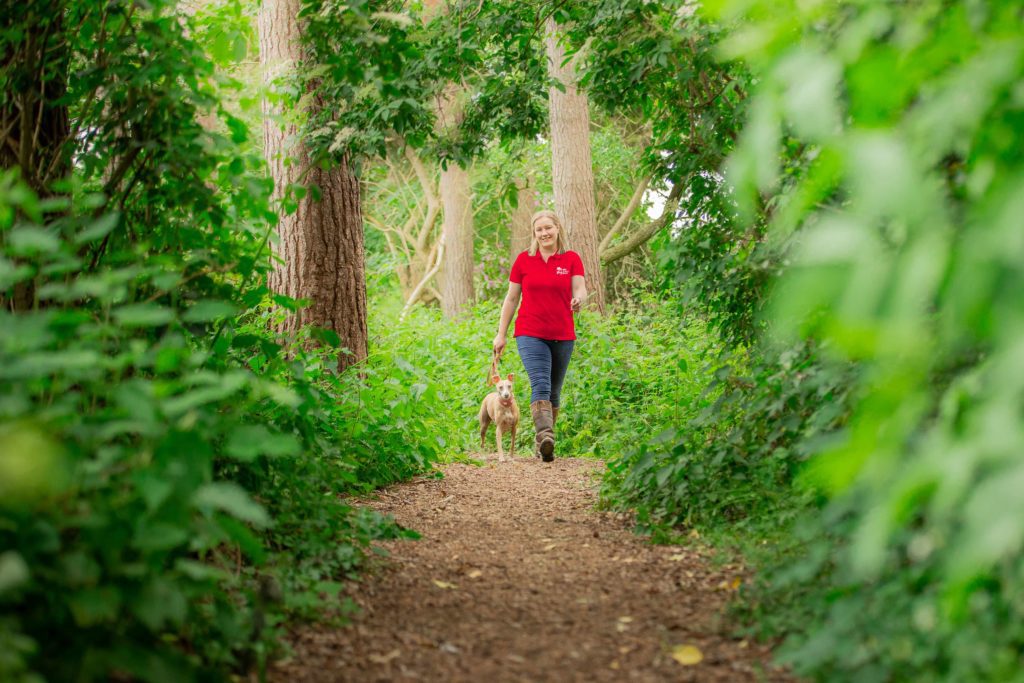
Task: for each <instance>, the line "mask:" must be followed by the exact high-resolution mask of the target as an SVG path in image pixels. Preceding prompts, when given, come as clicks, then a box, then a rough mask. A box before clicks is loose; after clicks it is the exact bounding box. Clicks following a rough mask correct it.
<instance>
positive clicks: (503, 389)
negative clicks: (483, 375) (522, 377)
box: [491, 372, 513, 401]
mask: <svg viewBox="0 0 1024 683" xmlns="http://www.w3.org/2000/svg"><path fill="white" fill-rule="evenodd" d="M512 377H513V375H512V373H511V372H510V373H508V377H506V378H505V379H502V378H501V377H499V376H498V375H492V376H491V384H493V385H494V388H495V389H496V390H497V391H498V396H500V397H501V400H502V401H507V400H509V399H510V398H512Z"/></svg>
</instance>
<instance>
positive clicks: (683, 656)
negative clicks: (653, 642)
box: [672, 645, 704, 666]
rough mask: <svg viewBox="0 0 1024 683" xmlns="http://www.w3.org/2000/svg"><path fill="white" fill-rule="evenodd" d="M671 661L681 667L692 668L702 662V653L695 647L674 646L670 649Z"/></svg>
mask: <svg viewBox="0 0 1024 683" xmlns="http://www.w3.org/2000/svg"><path fill="white" fill-rule="evenodd" d="M672 659H674V660H676V661H677V662H679V663H680V664H682V665H683V666H693V665H694V664H700V663H701V662H702V661H704V653H703V652H701V651H700V648H699V647H697V646H696V645H676V646H675V647H674V648H672Z"/></svg>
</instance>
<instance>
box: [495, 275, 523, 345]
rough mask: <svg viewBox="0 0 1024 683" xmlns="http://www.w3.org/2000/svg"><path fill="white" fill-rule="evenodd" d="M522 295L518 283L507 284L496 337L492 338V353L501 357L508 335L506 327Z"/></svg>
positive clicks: (521, 289) (521, 287) (520, 286)
mask: <svg viewBox="0 0 1024 683" xmlns="http://www.w3.org/2000/svg"><path fill="white" fill-rule="evenodd" d="M522 295H523V286H522V285H521V284H519V283H518V282H510V283H508V294H506V295H505V301H503V302H502V304H501V319H500V320H499V321H498V335H497V336H496V337H495V338H494V352H495V353H496V354H498V355H501V352H502V351H504V350H505V337H506V335H507V334H508V326H509V324H510V323H511V322H512V316H513V315H515V312H516V309H517V308H519V299H520V298H521V297H522Z"/></svg>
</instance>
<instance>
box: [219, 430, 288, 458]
mask: <svg viewBox="0 0 1024 683" xmlns="http://www.w3.org/2000/svg"><path fill="white" fill-rule="evenodd" d="M299 450H300V444H299V440H298V439H297V438H296V437H294V436H292V435H291V434H275V433H273V432H271V431H270V430H269V429H267V428H266V427H264V426H262V425H244V426H241V427H237V428H235V429H234V430H233V431H232V432H231V435H230V436H229V437H228V441H227V445H226V447H225V452H226V453H227V454H228V455H230V456H231V457H233V458H235V459H237V460H242V461H250V460H255V459H256V458H257V457H258V456H260V455H267V456H271V457H274V456H292V455H297V454H298V453H299Z"/></svg>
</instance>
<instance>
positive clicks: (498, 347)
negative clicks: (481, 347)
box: [494, 334, 507, 356]
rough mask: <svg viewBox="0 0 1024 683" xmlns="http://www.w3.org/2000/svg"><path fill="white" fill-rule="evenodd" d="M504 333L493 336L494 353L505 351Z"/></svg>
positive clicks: (499, 353)
mask: <svg viewBox="0 0 1024 683" xmlns="http://www.w3.org/2000/svg"><path fill="white" fill-rule="evenodd" d="M506 343H507V342H506V341H505V335H503V334H498V335H495V337H494V355H495V356H500V355H501V354H502V353H503V352H504V351H505V344H506Z"/></svg>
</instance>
